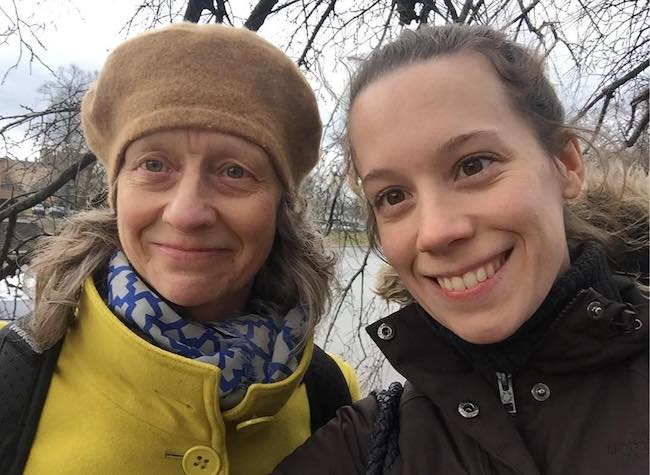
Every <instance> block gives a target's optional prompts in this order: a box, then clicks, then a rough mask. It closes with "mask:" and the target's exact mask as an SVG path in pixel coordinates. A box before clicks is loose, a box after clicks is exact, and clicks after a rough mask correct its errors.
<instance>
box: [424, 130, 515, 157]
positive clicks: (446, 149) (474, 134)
mask: <svg viewBox="0 0 650 475" xmlns="http://www.w3.org/2000/svg"><path fill="white" fill-rule="evenodd" d="M476 139H491V140H495V141H497V142H498V143H502V141H501V139H500V137H499V134H498V133H497V132H496V131H495V130H489V129H477V130H472V131H470V132H467V133H464V134H460V135H456V136H454V137H452V138H450V139H449V140H447V141H446V142H445V143H443V144H442V145H441V146H440V147H438V150H437V152H438V153H451V152H453V151H455V150H456V149H458V148H459V147H461V146H462V145H464V144H466V143H467V142H470V141H472V140H476Z"/></svg>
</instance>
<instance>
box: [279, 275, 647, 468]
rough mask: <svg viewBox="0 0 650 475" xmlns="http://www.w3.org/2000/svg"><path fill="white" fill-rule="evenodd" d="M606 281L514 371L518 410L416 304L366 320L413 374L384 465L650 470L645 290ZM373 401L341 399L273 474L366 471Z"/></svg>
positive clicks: (397, 363)
mask: <svg viewBox="0 0 650 475" xmlns="http://www.w3.org/2000/svg"><path fill="white" fill-rule="evenodd" d="M613 282H614V283H615V284H616V286H617V288H618V293H619V296H618V297H617V298H613V299H612V298H607V297H605V296H604V295H602V294H600V293H599V292H597V291H595V290H594V289H593V288H590V289H588V290H582V291H581V292H579V293H578V294H577V295H576V296H575V298H573V299H572V300H571V302H570V303H568V304H567V305H565V306H564V309H563V310H562V315H561V318H558V319H557V322H556V324H555V326H554V327H553V328H552V330H551V331H550V332H549V334H547V335H546V336H545V338H544V344H543V345H540V347H539V348H538V349H536V350H535V351H534V352H533V354H532V356H531V357H530V359H529V360H528V361H527V363H526V365H525V366H524V367H523V368H522V369H521V370H520V371H518V372H516V373H514V374H513V375H512V390H513V394H514V401H515V409H516V414H509V413H508V412H507V410H506V408H510V407H511V406H510V405H508V404H505V403H507V402H508V401H507V400H505V399H507V393H508V391H500V390H499V388H498V384H497V378H496V376H495V377H494V378H493V380H492V382H491V381H490V378H489V377H488V376H486V375H485V374H481V372H479V371H477V370H476V369H475V366H472V365H470V364H469V363H468V361H467V358H463V357H462V356H461V355H460V354H459V352H457V351H453V350H451V348H450V346H449V344H448V342H447V341H445V340H444V339H443V338H441V337H440V336H439V335H438V334H436V333H435V332H433V331H432V329H431V325H430V323H429V322H428V321H427V318H430V317H428V316H426V315H422V314H421V312H422V311H421V310H420V309H419V308H418V307H417V306H416V305H410V306H408V307H405V308H404V309H402V310H400V311H399V312H397V313H395V314H393V315H390V316H388V317H386V318H384V319H382V320H380V321H378V322H376V323H375V324H373V325H371V326H370V327H369V332H370V334H371V336H372V337H373V339H374V340H375V342H376V343H377V345H378V346H379V347H380V348H381V350H382V352H383V353H384V354H385V355H386V357H387V358H388V359H389V361H390V362H391V364H392V365H393V366H394V367H395V368H396V369H397V370H398V371H399V372H400V373H401V374H403V375H404V376H405V377H406V379H407V380H408V382H407V383H406V385H405V389H404V392H403V394H402V397H401V400H400V403H399V404H400V405H399V431H400V432H399V439H398V441H399V449H400V455H399V456H398V459H397V460H396V462H395V464H394V465H393V467H392V469H391V471H390V473H393V474H443V475H455V474H473V475H483V474H504V475H505V474H508V475H510V474H522V475H537V474H540V475H560V474H566V475H594V474H603V475H619V474H620V475H647V474H648V456H649V451H648V306H647V300H646V298H645V297H644V296H643V295H642V294H641V293H640V292H639V290H638V289H637V288H636V287H635V286H634V284H633V283H632V281H631V280H629V279H622V278H616V279H614V280H613ZM615 293H617V292H615ZM624 302H627V303H628V304H627V305H625V304H624ZM380 328H381V331H380V330H379V329H380ZM387 328H389V329H390V330H392V332H391V331H389V330H387ZM378 332H379V333H381V335H382V336H383V338H381V337H380V336H378ZM506 389H507V388H506ZM502 394H504V397H503V398H502ZM502 399H504V401H503V402H502ZM504 402H505V403H504ZM376 412H377V405H376V403H375V400H374V398H372V397H370V398H366V399H364V400H362V401H360V402H358V403H357V404H355V405H354V406H350V407H346V408H343V409H341V410H339V413H338V416H337V418H336V419H334V420H333V421H331V422H330V423H329V424H328V425H326V426H325V427H323V428H322V429H321V430H320V431H319V432H317V433H316V434H315V435H314V436H313V437H312V438H311V439H310V440H309V441H308V442H307V443H306V444H305V445H304V446H302V447H300V448H299V449H298V450H297V451H296V452H294V454H293V455H291V456H290V457H289V458H288V459H286V460H285V461H284V462H283V463H282V464H281V465H280V466H279V467H278V468H277V470H276V472H274V473H277V474H283V475H288V474H298V473H300V474H303V473H309V474H326V473H327V474H341V475H343V474H356V473H366V463H367V458H368V450H369V449H368V444H369V440H370V434H371V432H372V429H373V424H374V421H375V416H376Z"/></svg>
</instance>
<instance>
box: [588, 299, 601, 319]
mask: <svg viewBox="0 0 650 475" xmlns="http://www.w3.org/2000/svg"><path fill="white" fill-rule="evenodd" d="M587 313H588V314H589V316H590V317H591V318H593V319H594V320H599V319H600V317H602V316H603V305H602V304H601V303H600V302H599V301H598V300H594V301H593V302H591V303H590V304H589V305H587Z"/></svg>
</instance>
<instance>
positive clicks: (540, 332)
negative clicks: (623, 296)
mask: <svg viewBox="0 0 650 475" xmlns="http://www.w3.org/2000/svg"><path fill="white" fill-rule="evenodd" d="M571 262H572V265H571V267H570V268H569V270H568V271H567V272H566V273H565V274H564V275H563V276H562V277H560V278H559V279H558V280H557V281H556V282H555V284H553V287H552V288H551V290H550V292H549V293H548V295H547V297H546V299H545V300H544V302H542V304H541V305H540V307H539V308H538V309H537V311H536V312H535V313H534V314H533V315H532V316H531V318H530V319H528V320H527V321H526V322H525V323H524V324H523V325H522V326H521V327H520V328H519V329H518V330H517V331H516V332H515V333H514V334H512V335H511V336H509V337H508V338H506V339H505V340H503V341H500V342H497V343H491V344H485V345H479V344H474V343H469V342H467V341H465V340H463V339H462V338H460V337H458V336H457V335H456V334H454V333H453V332H451V331H450V330H448V329H447V328H446V327H444V326H442V325H441V324H439V323H438V322H437V321H436V320H434V319H433V318H431V317H430V316H429V315H428V314H427V313H426V311H424V310H423V309H422V308H421V307H419V306H418V309H419V310H420V314H421V315H422V316H423V317H424V318H426V319H427V321H428V322H429V324H430V325H431V327H432V328H433V330H434V331H435V332H436V333H437V334H439V335H440V336H441V337H442V338H444V339H445V340H446V341H447V342H448V343H449V344H450V345H451V346H453V347H454V348H455V349H456V350H457V351H458V352H460V354H461V355H463V357H464V358H466V359H467V360H468V361H469V362H470V363H471V364H472V366H473V367H474V368H476V369H477V370H478V371H479V372H481V373H482V374H484V375H486V376H488V375H490V377H491V378H493V377H494V373H495V372H501V373H516V372H517V370H519V369H520V368H523V367H524V366H525V365H526V362H527V361H528V359H529V358H530V356H531V355H532V354H533V352H535V350H536V349H537V348H538V347H539V345H540V344H541V343H542V342H543V341H544V338H545V337H546V335H547V334H548V332H549V331H550V330H551V329H552V328H553V327H554V326H555V325H554V324H556V323H559V322H557V319H558V318H561V314H562V309H563V308H564V307H565V306H567V305H568V304H569V303H570V302H571V300H572V299H573V298H574V297H575V295H576V294H577V292H578V291H580V290H582V289H587V288H589V287H593V288H594V289H595V290H596V291H598V292H599V293H600V294H602V295H603V296H605V297H608V298H620V296H619V295H618V291H617V289H616V287H615V285H614V284H613V282H612V280H611V271H610V268H609V265H608V264H607V258H606V256H605V254H604V252H603V251H602V249H601V248H600V247H599V246H598V245H597V244H595V243H592V242H586V243H584V244H583V245H582V246H580V247H578V248H577V249H576V251H575V253H574V255H573V256H571Z"/></svg>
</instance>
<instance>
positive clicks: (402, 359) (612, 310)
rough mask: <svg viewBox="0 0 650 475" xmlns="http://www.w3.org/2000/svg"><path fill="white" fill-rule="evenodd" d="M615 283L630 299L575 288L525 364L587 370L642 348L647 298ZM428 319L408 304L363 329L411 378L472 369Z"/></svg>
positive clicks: (629, 284)
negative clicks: (629, 301) (628, 301)
mask: <svg viewBox="0 0 650 475" xmlns="http://www.w3.org/2000/svg"><path fill="white" fill-rule="evenodd" d="M616 284H617V288H618V289H620V290H621V291H624V292H625V293H626V294H627V295H628V296H632V297H633V298H632V300H635V302H633V303H626V302H623V301H621V299H612V298H609V297H606V296H604V295H602V294H601V293H599V292H598V291H596V290H595V289H593V288H588V289H584V290H581V291H579V292H578V293H577V294H576V296H575V297H574V298H573V299H572V300H571V301H570V302H569V303H568V304H567V305H566V306H565V307H564V308H563V309H562V310H561V312H560V315H558V318H556V319H555V322H554V324H553V326H552V328H551V329H550V330H549V331H548V332H547V334H546V337H545V338H544V341H543V342H542V343H541V344H540V345H539V347H538V349H537V350H536V351H535V352H534V353H533V355H532V356H531V359H530V361H529V364H530V366H533V367H537V368H539V369H541V370H543V371H545V372H553V373H569V372H574V371H578V370H580V371H589V370H595V369H598V367H601V366H603V365H610V364H614V363H616V362H619V361H622V360H625V359H627V358H629V357H631V356H633V355H635V354H638V353H640V352H642V351H644V350H645V348H647V344H648V311H647V307H648V304H647V300H645V299H644V297H642V296H641V293H640V291H638V290H637V289H636V288H633V285H634V284H633V283H632V282H631V281H630V280H629V279H626V278H618V279H616ZM598 309H600V310H598ZM431 318H432V317H431V316H429V315H428V314H427V313H426V312H425V311H424V310H423V309H422V308H421V307H420V306H419V305H417V304H411V305H408V306H406V307H404V308H402V309H401V310H399V311H397V312H395V313H393V314H391V315H389V316H388V317H385V318H382V319H381V320H379V321H377V322H375V323H373V324H372V325H369V326H368V327H367V328H366V330H367V331H368V333H369V334H370V337H371V338H372V339H373V340H374V342H375V343H376V344H377V346H378V347H379V348H380V350H381V351H382V353H384V355H385V356H386V358H387V359H388V360H389V361H390V362H391V364H392V365H393V366H394V367H395V368H396V369H397V370H398V371H399V372H400V373H401V374H402V375H403V376H404V377H406V379H408V380H409V381H411V382H414V383H415V382H417V381H419V380H421V379H435V378H430V376H431V374H437V375H439V376H448V375H451V374H458V375H463V374H467V373H471V372H473V371H474V368H473V367H472V366H471V364H470V363H469V362H468V361H467V360H466V359H465V358H463V357H462V356H461V355H460V353H459V352H457V351H456V350H455V349H454V348H452V347H451V346H450V345H449V344H448V343H447V342H446V341H445V339H443V338H442V337H441V336H440V335H439V334H438V333H437V332H435V331H434V330H433V328H432V327H431V325H430V324H429V319H431ZM386 327H388V328H390V332H389V333H390V334H391V337H390V338H386V337H385V335H386V330H385V329H386ZM382 334H383V335H384V338H382V337H381V335H382ZM416 386H418V384H416Z"/></svg>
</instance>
